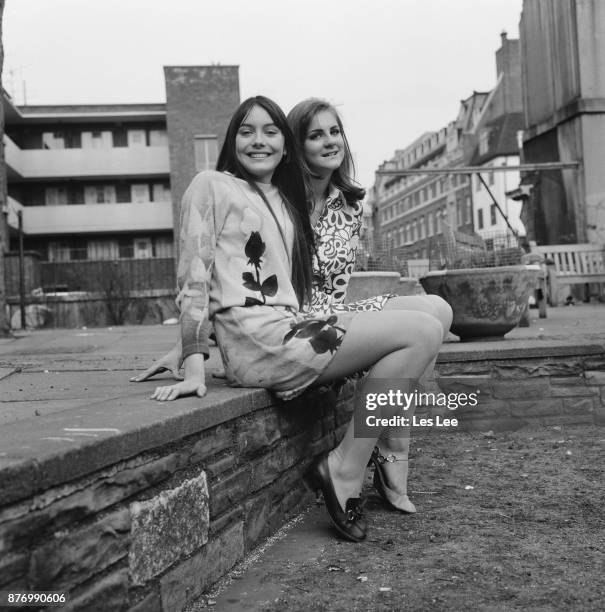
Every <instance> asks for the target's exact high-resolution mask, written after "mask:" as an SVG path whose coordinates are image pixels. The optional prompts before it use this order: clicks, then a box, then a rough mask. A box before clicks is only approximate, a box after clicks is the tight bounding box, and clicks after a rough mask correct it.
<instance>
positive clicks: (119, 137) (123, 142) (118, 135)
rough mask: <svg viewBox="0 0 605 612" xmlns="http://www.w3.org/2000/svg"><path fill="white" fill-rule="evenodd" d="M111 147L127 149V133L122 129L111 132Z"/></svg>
mask: <svg viewBox="0 0 605 612" xmlns="http://www.w3.org/2000/svg"><path fill="white" fill-rule="evenodd" d="M113 146H114V147H127V146H128V133H127V132H126V130H125V129H124V128H116V129H115V130H113Z"/></svg>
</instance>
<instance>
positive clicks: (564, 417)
mask: <svg viewBox="0 0 605 612" xmlns="http://www.w3.org/2000/svg"><path fill="white" fill-rule="evenodd" d="M557 353H559V354H557ZM437 371H438V374H439V381H440V385H441V387H442V389H443V390H444V391H447V392H454V391H457V392H466V393H469V392H473V391H475V392H476V391H478V392H479V394H478V398H479V399H478V404H477V406H474V407H460V408H458V409H456V410H454V411H450V410H447V409H446V410H439V409H434V408H433V409H428V408H426V407H425V408H423V409H421V410H419V411H418V413H419V414H423V413H425V414H429V413H432V415H433V416H436V415H437V414H444V415H445V416H447V417H454V418H457V419H458V421H459V424H460V425H459V426H460V429H461V430H465V431H488V430H495V431H502V430H507V429H508V430H510V429H518V428H520V427H523V426H526V425H544V426H549V425H564V424H572V423H573V424H580V423H595V424H605V348H604V347H602V346H598V345H593V346H584V347H580V346H567V347H566V346H559V347H557V350H555V349H554V348H553V347H549V348H546V349H544V348H540V347H539V346H535V345H534V347H533V348H529V347H528V348H525V349H511V350H510V351H503V350H498V351H491V352H487V353H486V354H483V355H481V354H478V355H477V357H476V358H475V359H472V358H469V354H468V353H465V352H464V351H459V352H458V353H454V352H451V353H449V354H447V353H446V354H442V355H440V357H439V361H438V363H437Z"/></svg>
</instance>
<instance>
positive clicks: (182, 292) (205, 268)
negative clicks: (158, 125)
mask: <svg viewBox="0 0 605 612" xmlns="http://www.w3.org/2000/svg"><path fill="white" fill-rule="evenodd" d="M215 251H216V230H215V201H214V194H213V192H212V188H211V179H210V177H209V176H208V175H206V174H205V173H201V174H198V175H197V176H196V177H195V178H194V179H193V181H192V182H191V184H190V185H189V187H188V188H187V191H186V192H185V195H184V196H183V201H182V204H181V217H180V255H179V265H178V269H177V282H178V289H179V293H178V296H177V299H176V302H177V306H178V307H179V309H180V311H181V316H180V323H181V337H182V342H183V353H182V359H183V360H184V359H186V358H187V357H189V355H192V354H194V353H202V354H203V355H204V357H205V359H208V356H209V352H208V330H209V329H210V323H209V321H208V286H209V283H210V278H211V275H212V268H213V266H214V255H215Z"/></svg>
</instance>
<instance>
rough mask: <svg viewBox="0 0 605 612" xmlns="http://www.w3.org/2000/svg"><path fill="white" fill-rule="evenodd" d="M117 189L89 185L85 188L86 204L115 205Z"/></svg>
mask: <svg viewBox="0 0 605 612" xmlns="http://www.w3.org/2000/svg"><path fill="white" fill-rule="evenodd" d="M115 202H116V188H115V186H114V185H87V186H86V187H84V203H85V204H114V203H115Z"/></svg>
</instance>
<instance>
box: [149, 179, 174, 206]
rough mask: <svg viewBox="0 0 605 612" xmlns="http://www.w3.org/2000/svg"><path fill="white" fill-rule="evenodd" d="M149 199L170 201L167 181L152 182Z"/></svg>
mask: <svg viewBox="0 0 605 612" xmlns="http://www.w3.org/2000/svg"><path fill="white" fill-rule="evenodd" d="M151 199H152V201H153V202H170V187H169V186H168V183H153V185H152V194H151Z"/></svg>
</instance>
